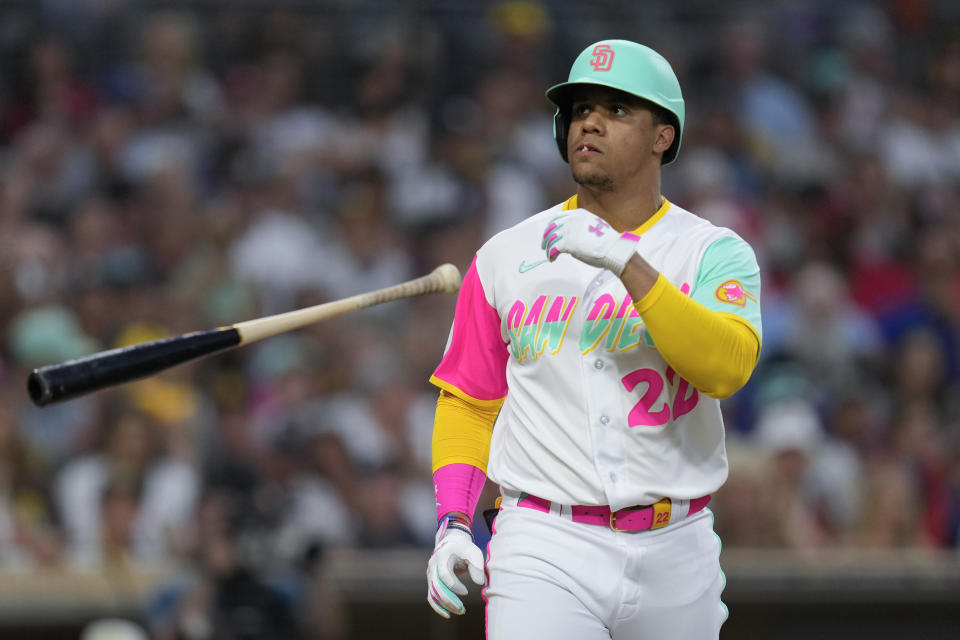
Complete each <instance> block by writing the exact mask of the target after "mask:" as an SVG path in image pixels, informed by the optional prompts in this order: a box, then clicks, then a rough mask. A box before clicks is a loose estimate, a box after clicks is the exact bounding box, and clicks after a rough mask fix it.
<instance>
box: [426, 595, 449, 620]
mask: <svg viewBox="0 0 960 640" xmlns="http://www.w3.org/2000/svg"><path fill="white" fill-rule="evenodd" d="M427 604H429V605H430V608H431V609H433V610H434V611H436V612H437V615H439V616H441V617H443V618H447V619H448V620H449V619H450V612H449V611H447V610H446V609H444V608H443V607H441V606H440V605H439V604H437V603H436V602H434V600H433V596H432V595H430V594H427Z"/></svg>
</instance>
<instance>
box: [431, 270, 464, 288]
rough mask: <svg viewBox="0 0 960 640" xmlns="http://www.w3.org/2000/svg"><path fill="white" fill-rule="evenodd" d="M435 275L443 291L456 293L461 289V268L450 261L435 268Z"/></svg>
mask: <svg viewBox="0 0 960 640" xmlns="http://www.w3.org/2000/svg"><path fill="white" fill-rule="evenodd" d="M433 276H434V277H435V278H436V279H437V282H438V283H439V286H440V288H439V291H440V292H441V293H456V292H457V291H459V290H460V281H461V277H460V270H459V269H457V268H456V267H455V266H454V265H452V264H450V263H449V262H447V263H445V264H442V265H440V266H439V267H437V268H436V269H434V270H433Z"/></svg>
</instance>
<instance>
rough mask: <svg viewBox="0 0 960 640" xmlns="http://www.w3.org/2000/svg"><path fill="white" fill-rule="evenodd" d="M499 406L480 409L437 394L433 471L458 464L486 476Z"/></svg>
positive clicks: (487, 406) (454, 396) (472, 404)
mask: <svg viewBox="0 0 960 640" xmlns="http://www.w3.org/2000/svg"><path fill="white" fill-rule="evenodd" d="M501 405H503V400H500V402H499V403H497V404H495V405H493V406H489V403H487V405H486V406H481V405H478V404H476V403H473V402H470V401H469V400H466V399H464V398H462V397H460V396H456V395H454V394H452V393H450V392H449V391H445V390H444V391H441V392H440V397H439V398H437V413H436V417H435V418H434V421H433V471H436V470H437V469H439V468H440V467H443V466H445V465H448V464H454V463H457V462H462V463H465V464H470V465H473V466H475V467H477V468H479V469H480V470H481V471H483V472H484V473H486V472H487V459H488V458H489V457H490V438H491V437H492V436H493V423H494V422H495V421H496V419H497V414H498V413H500V407H501Z"/></svg>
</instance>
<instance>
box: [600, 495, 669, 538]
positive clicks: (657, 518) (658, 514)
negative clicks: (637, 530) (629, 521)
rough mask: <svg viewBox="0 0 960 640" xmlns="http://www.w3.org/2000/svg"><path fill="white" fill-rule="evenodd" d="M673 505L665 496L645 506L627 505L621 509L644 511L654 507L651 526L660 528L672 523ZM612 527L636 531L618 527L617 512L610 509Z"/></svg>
mask: <svg viewBox="0 0 960 640" xmlns="http://www.w3.org/2000/svg"><path fill="white" fill-rule="evenodd" d="M671 507H672V503H671V502H670V498H664V499H663V500H660V501H658V502H655V503H653V504H651V505H647V506H645V507H625V508H623V509H620V511H642V510H643V509H653V514H652V516H651V519H650V528H651V529H660V528H662V527H665V526H667V525H668V524H670V513H671V511H672V509H671ZM610 528H611V529H613V530H614V531H619V532H621V533H630V532H632V531H634V529H621V528H620V527H618V526H617V512H616V511H613V510H611V511H610Z"/></svg>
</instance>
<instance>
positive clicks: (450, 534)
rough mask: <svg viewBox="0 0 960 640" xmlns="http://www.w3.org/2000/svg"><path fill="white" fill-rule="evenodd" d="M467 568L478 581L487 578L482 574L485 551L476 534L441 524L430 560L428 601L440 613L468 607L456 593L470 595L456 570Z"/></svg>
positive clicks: (456, 611) (442, 614) (459, 614)
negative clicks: (477, 540)
mask: <svg viewBox="0 0 960 640" xmlns="http://www.w3.org/2000/svg"><path fill="white" fill-rule="evenodd" d="M463 572H466V573H468V574H469V575H470V579H471V580H473V581H474V582H475V583H476V584H478V585H483V584H484V582H485V581H486V580H485V578H484V574H483V552H481V551H480V547H478V546H477V545H475V544H474V543H473V537H472V536H471V535H470V534H469V533H467V532H466V531H463V530H462V529H459V528H455V527H450V528H447V527H441V530H440V531H438V532H437V539H436V546H435V547H434V549H433V555H432V556H430V561H429V562H428V563H427V602H428V603H429V604H430V606H431V607H433V610H434V611H436V612H437V613H438V614H439V615H441V616H443V617H444V618H449V617H450V614H451V613H453V614H456V615H458V616H461V615H463V614H464V613H465V612H466V610H467V608H466V607H464V606H463V602H462V601H461V600H460V598H459V597H457V596H465V595H467V587H466V586H465V585H464V584H463V583H462V582H460V579H459V578H458V577H457V573H463Z"/></svg>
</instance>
